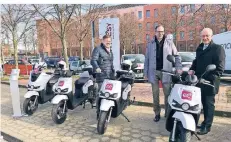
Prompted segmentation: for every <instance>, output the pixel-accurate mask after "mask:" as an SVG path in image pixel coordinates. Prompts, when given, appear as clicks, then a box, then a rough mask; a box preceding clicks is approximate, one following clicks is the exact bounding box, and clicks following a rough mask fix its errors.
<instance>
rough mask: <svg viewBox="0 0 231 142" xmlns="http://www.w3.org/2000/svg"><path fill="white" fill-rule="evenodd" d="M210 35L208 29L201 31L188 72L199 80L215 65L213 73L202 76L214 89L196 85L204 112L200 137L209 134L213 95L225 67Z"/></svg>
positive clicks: (210, 31) (220, 50)
mask: <svg viewBox="0 0 231 142" xmlns="http://www.w3.org/2000/svg"><path fill="white" fill-rule="evenodd" d="M212 35H213V31H212V30H211V29H210V28H205V29H203V30H202V31H201V38H202V43H201V44H200V45H199V47H198V48H197V50H196V59H195V60H194V61H193V64H192V66H191V68H190V71H189V74H194V72H195V75H196V76H197V77H198V78H200V77H201V75H202V74H203V73H204V72H205V70H206V67H207V66H208V65H210V64H215V65H216V69H215V70H214V71H211V72H208V73H206V74H205V75H204V76H203V79H205V80H208V81H210V83H211V84H212V85H214V88H213V87H211V86H208V85H205V84H198V87H200V88H201V99H202V100H201V102H202V105H203V111H204V121H203V122H202V124H201V128H200V131H199V132H198V134H200V135H204V134H207V133H208V132H210V129H211V126H212V123H213V116H214V109H215V106H214V103H215V95H216V94H217V93H218V90H219V85H220V76H221V75H222V73H223V72H224V66H225V51H224V48H223V47H222V46H220V45H218V44H215V43H214V42H213V41H212Z"/></svg>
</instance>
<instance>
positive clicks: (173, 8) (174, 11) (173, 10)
mask: <svg viewBox="0 0 231 142" xmlns="http://www.w3.org/2000/svg"><path fill="white" fill-rule="evenodd" d="M174 14H176V7H175V6H173V7H172V15H174Z"/></svg>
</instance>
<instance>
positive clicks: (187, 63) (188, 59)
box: [179, 52, 196, 71]
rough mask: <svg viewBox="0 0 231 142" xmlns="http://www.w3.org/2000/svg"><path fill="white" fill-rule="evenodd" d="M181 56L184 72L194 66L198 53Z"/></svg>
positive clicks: (182, 54)
mask: <svg viewBox="0 0 231 142" xmlns="http://www.w3.org/2000/svg"><path fill="white" fill-rule="evenodd" d="M179 55H180V56H181V63H182V66H183V68H182V70H183V71H188V70H189V68H190V67H191V66H192V62H193V60H194V59H195V58H196V52H179Z"/></svg>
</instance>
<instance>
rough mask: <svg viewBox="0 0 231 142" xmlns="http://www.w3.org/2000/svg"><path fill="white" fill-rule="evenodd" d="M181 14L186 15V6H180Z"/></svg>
mask: <svg viewBox="0 0 231 142" xmlns="http://www.w3.org/2000/svg"><path fill="white" fill-rule="evenodd" d="M180 13H182V14H184V13H185V6H184V5H181V6H180Z"/></svg>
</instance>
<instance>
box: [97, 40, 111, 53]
mask: <svg viewBox="0 0 231 142" xmlns="http://www.w3.org/2000/svg"><path fill="white" fill-rule="evenodd" d="M100 46H101V47H102V48H103V50H105V51H106V52H107V54H110V52H111V49H110V52H108V50H107V49H106V47H105V46H104V44H103V43H101V45H100Z"/></svg>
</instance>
